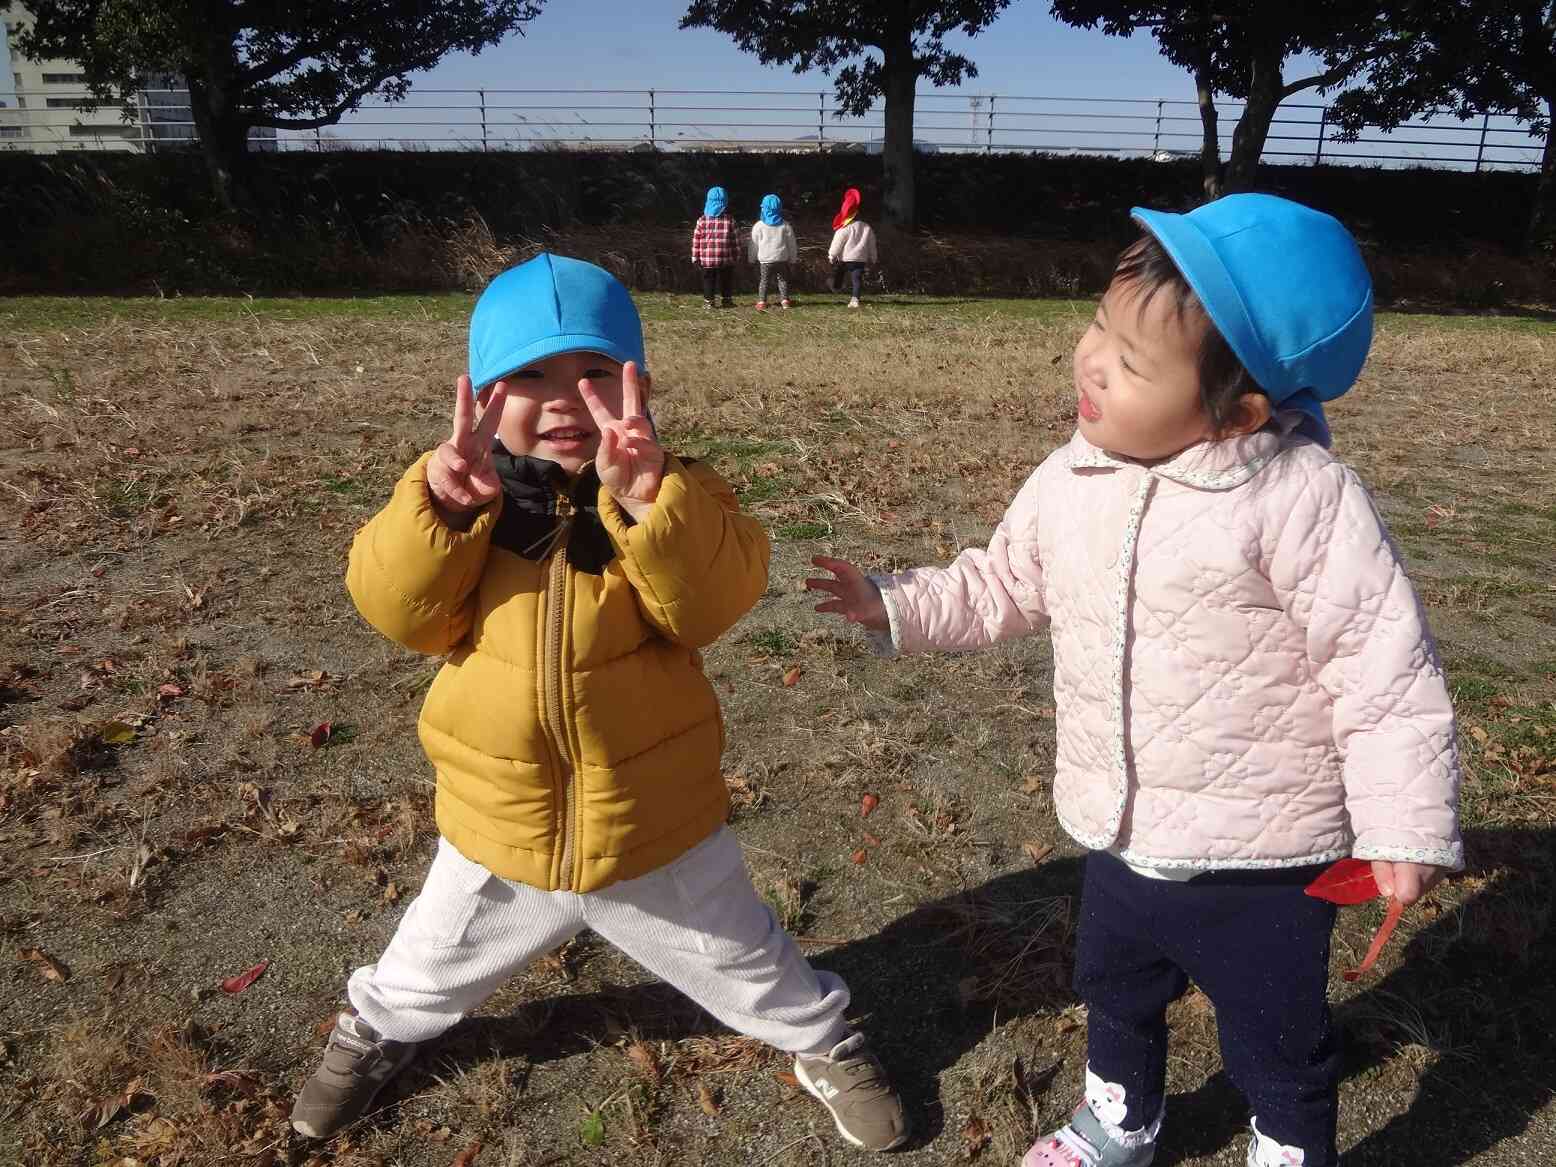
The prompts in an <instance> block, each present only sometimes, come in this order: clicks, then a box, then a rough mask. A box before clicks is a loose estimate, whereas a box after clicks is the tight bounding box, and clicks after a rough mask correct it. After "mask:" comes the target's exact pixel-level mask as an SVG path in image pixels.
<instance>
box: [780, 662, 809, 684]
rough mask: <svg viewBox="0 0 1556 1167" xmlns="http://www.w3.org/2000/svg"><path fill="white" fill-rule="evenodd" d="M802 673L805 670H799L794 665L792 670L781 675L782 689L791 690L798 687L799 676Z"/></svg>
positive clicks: (798, 667) (797, 666)
mask: <svg viewBox="0 0 1556 1167" xmlns="http://www.w3.org/2000/svg"><path fill="white" fill-rule="evenodd" d="M804 671H805V670H804V669H802V668H800V666H799V665H795V666H794V667H793V668H792V669H790V670H789V671H788V672H786V673H785V674H784V675H783V687H784V688H785V689H792V688H794V686H796V685H798V684H799V683H800V674H801V673H803V672H804Z"/></svg>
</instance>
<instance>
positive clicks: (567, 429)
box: [540, 426, 594, 442]
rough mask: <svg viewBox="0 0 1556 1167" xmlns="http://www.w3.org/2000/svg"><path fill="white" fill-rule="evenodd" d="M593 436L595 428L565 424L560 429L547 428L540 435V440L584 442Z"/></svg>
mask: <svg viewBox="0 0 1556 1167" xmlns="http://www.w3.org/2000/svg"><path fill="white" fill-rule="evenodd" d="M593 436H594V431H593V430H586V429H579V428H578V427H577V426H563V427H561V428H559V429H554V430H547V431H546V432H545V433H543V434H541V435H540V440H541V441H543V442H583V441H587V440H588V439H589V438H591V437H593Z"/></svg>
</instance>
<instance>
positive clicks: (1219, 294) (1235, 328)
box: [1129, 207, 1289, 401]
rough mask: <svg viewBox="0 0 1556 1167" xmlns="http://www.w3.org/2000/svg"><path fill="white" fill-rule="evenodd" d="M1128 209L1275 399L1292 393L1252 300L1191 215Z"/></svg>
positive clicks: (1135, 208)
mask: <svg viewBox="0 0 1556 1167" xmlns="http://www.w3.org/2000/svg"><path fill="white" fill-rule="evenodd" d="M1129 213H1130V215H1131V216H1132V217H1133V218H1134V220H1135V222H1137V223H1139V224H1140V225H1141V226H1142V227H1144V228H1145V229H1146V230H1147V231H1149V232H1150V233H1151V234H1152V235H1153V236H1155V238H1156V241H1157V242H1158V243H1160V244H1161V245H1162V248H1163V250H1165V251H1166V252H1167V254H1168V256H1170V257H1171V259H1172V262H1173V264H1174V266H1176V267H1177V269H1178V271H1179V272H1181V273H1182V275H1183V278H1184V279H1186V280H1187V281H1188V282H1189V287H1191V288H1193V289H1194V294H1195V295H1196V296H1198V297H1199V302H1200V303H1201V304H1202V305H1204V308H1205V312H1206V314H1207V315H1209V317H1210V319H1211V322H1212V323H1214V324H1215V326H1216V330H1217V331H1218V332H1220V333H1221V335H1222V336H1223V337H1225V338H1226V342H1227V344H1229V345H1231V346H1232V351H1233V352H1234V353H1236V354H1237V359H1238V360H1240V361H1242V362H1243V367H1244V368H1245V369H1247V370H1248V372H1249V373H1250V374H1251V375H1252V377H1253V379H1254V380H1255V381H1256V382H1258V384H1259V387H1260V388H1261V389H1263V390H1264V391H1265V392H1266V393H1268V394H1269V395H1270V398H1271V400H1274V401H1278V400H1279V398H1280V397H1281V396H1284V395H1285V394H1286V393H1288V392H1289V386H1287V385H1285V384H1284V383H1283V378H1282V377H1281V376H1280V370H1279V368H1278V367H1277V366H1276V365H1274V364H1273V362H1271V360H1270V358H1269V354H1268V353H1267V352H1265V349H1264V345H1263V344H1262V343H1260V341H1259V338H1258V332H1257V330H1256V329H1255V328H1254V326H1253V320H1252V319H1251V318H1250V317H1249V315H1248V308H1247V305H1245V304H1244V303H1243V294H1242V293H1241V292H1240V291H1239V290H1238V288H1237V284H1236V282H1235V281H1234V280H1233V279H1232V274H1231V272H1229V271H1227V269H1226V264H1224V263H1222V262H1221V257H1220V256H1219V255H1217V254H1216V249H1215V248H1214V247H1213V246H1211V243H1210V240H1208V239H1206V238H1205V236H1204V234H1203V233H1202V232H1201V231H1200V229H1199V227H1198V226H1197V225H1195V224H1194V223H1193V222H1191V221H1190V220H1189V217H1188V216H1187V215H1178V214H1174V213H1172V212H1170V211H1153V210H1151V209H1150V208H1148V207H1134V208H1132V209H1131V210H1130V212H1129Z"/></svg>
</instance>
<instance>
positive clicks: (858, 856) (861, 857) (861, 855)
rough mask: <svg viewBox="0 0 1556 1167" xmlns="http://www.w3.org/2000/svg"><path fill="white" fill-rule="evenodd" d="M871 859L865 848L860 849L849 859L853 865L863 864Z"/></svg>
mask: <svg viewBox="0 0 1556 1167" xmlns="http://www.w3.org/2000/svg"><path fill="white" fill-rule="evenodd" d="M869 857H870V854H869V852H868V851H866V850H865V849H864V848H863V847H860V848H859V850H857V851H855V852H854V853H853V854H852V855H850V856H849V857H848V858H849V860H850V861H851V862H853V863H863V862H864V861H865V860H866V859H868V858H869Z"/></svg>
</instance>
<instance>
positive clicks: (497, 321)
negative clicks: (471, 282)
mask: <svg viewBox="0 0 1556 1167" xmlns="http://www.w3.org/2000/svg"><path fill="white" fill-rule="evenodd" d="M580 352H582V353H599V354H600V355H601V356H606V357H609V358H610V359H611V360H613V361H619V362H621V363H622V364H626V363H627V362H628V361H636V362H637V364H638V368H639V369H644V368H646V362H645V361H644V360H643V322H642V320H640V319H639V318H638V310H637V305H636V304H634V303H633V302H632V296H631V294H630V293H628V291H627V289H626V287H625V286H624V285H623V284H622V282H621V281H620V280H618V279H617V278H616V277H615V276H613V275H611V274H610V272H608V271H606V270H605V269H604V268H602V267H595V266H594V264H592V263H585V262H584V261H583V260H581V259H569V258H568V257H567V256H565V255H552V254H551V253H550V252H549V251H542V252H541V253H540V254H539V255H537V256H536V257H535V258H534V259H532V260H529V261H528V262H526V263H521V264H519V266H518V267H510V268H509V269H508V270H507V271H505V272H503V273H502V274H501V275H500V276H498V277H497V278H496V279H494V280H493V281H492V282H491V283H489V284H487V285H486V291H484V292H482V293H481V298H480V299H479V300H477V301H476V302H475V311H474V312H472V313H471V314H470V382H471V385H472V386H473V387H474V389H475V391H476V392H477V393H479V392H480V391H481V390H482V389H484V388H486V386H488V385H490V384H491V383H492V382H493V381H496V380H497V379H498V378H500V377H506V376H507V375H508V374H509V373H513V372H517V371H518V370H519V369H522V368H524V367H525V366H526V365H533V364H534V363H535V362H536V361H543V360H545V359H546V358H547V357H554V356H556V355H557V354H558V353H580Z"/></svg>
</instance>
